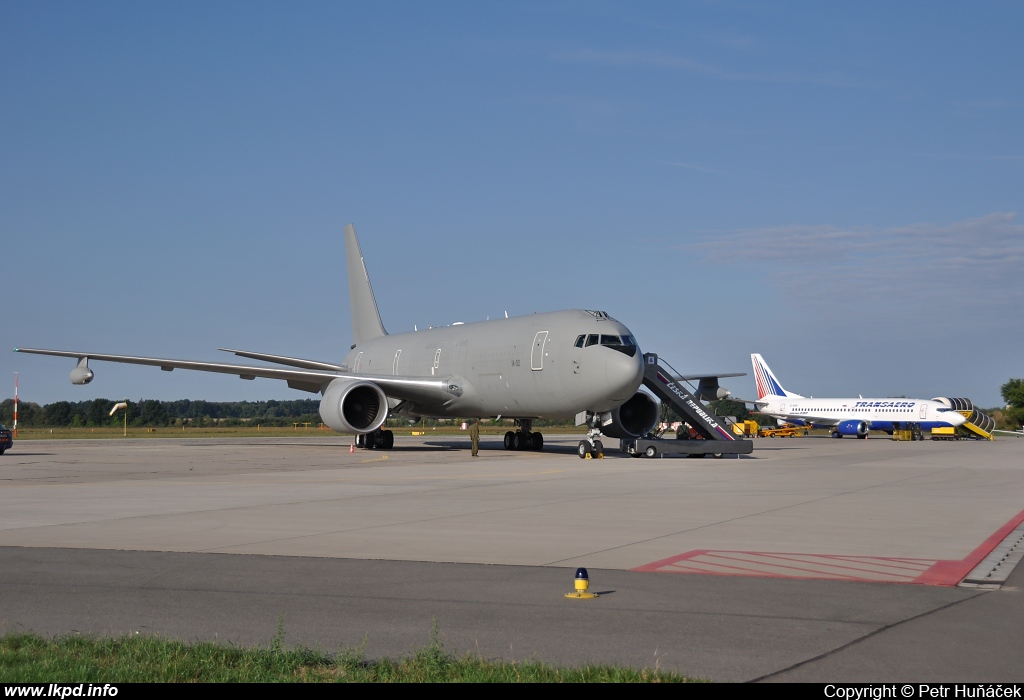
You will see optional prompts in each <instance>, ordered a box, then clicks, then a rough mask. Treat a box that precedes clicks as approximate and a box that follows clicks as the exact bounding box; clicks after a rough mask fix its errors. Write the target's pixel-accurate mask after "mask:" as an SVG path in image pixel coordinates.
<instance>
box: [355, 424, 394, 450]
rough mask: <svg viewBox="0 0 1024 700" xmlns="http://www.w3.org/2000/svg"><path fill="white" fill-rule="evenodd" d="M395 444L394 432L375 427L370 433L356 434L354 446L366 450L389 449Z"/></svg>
mask: <svg viewBox="0 0 1024 700" xmlns="http://www.w3.org/2000/svg"><path fill="white" fill-rule="evenodd" d="M394 446H395V434H394V433H393V432H391V431H390V430H381V429H380V428H377V429H376V430H374V431H373V432H371V433H364V434H363V435H356V447H365V448H366V449H368V450H390V449H392V448H393V447H394Z"/></svg>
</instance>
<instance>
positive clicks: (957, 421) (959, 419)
mask: <svg viewBox="0 0 1024 700" xmlns="http://www.w3.org/2000/svg"><path fill="white" fill-rule="evenodd" d="M949 422H950V423H952V424H953V427H954V428H958V427H960V426H961V425H963V424H964V423H966V422H967V418H966V417H964V416H963V415H962V414H960V413H957V412H955V411H950V416H949Z"/></svg>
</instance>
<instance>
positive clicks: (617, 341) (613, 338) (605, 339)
mask: <svg viewBox="0 0 1024 700" xmlns="http://www.w3.org/2000/svg"><path fill="white" fill-rule="evenodd" d="M601 345H622V339H621V338H619V336H617V335H602V336H601Z"/></svg>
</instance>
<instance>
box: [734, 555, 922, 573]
mask: <svg viewBox="0 0 1024 700" xmlns="http://www.w3.org/2000/svg"><path fill="white" fill-rule="evenodd" d="M744 554H758V555H759V556H765V555H763V554H761V553H759V552H744ZM769 556H773V557H774V558H776V559H781V560H784V561H798V562H800V563H801V564H810V565H812V566H813V565H814V564H815V563H816V562H814V561H807V559H798V558H789V557H775V556H774V555H769ZM802 556H805V557H807V558H813V559H817V560H824V561H821V565H822V566H830V567H832V568H834V569H850V570H852V571H873V572H877V573H885V572H887V571H889V570H891V569H905V570H907V571H914V572H918V571H921V570H922V569H924V568H926V566H931V565H933V564H934V563H935V560H934V559H920V560H918V561H919V562H920V564H919V565H918V566H896V565H889V564H878V565H876V566H875V567H871V564H870V562H868V561H866V560H867V559H871V560H873V561H883V560H882V558H881V557H864V558H863V559H853V558H850V557H840V556H833V555H830V554H806V555H802ZM836 561H844V562H847V563H849V564H863V566H844V565H843V564H835V563H832V562H836Z"/></svg>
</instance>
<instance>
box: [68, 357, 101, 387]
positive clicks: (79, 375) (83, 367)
mask: <svg viewBox="0 0 1024 700" xmlns="http://www.w3.org/2000/svg"><path fill="white" fill-rule="evenodd" d="M95 376H96V375H95V374H93V371H92V370H91V369H89V358H88V357H80V358H78V366H77V367H75V368H74V369H73V370H71V383H72V384H88V383H89V382H91V381H92V378H93V377H95Z"/></svg>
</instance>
